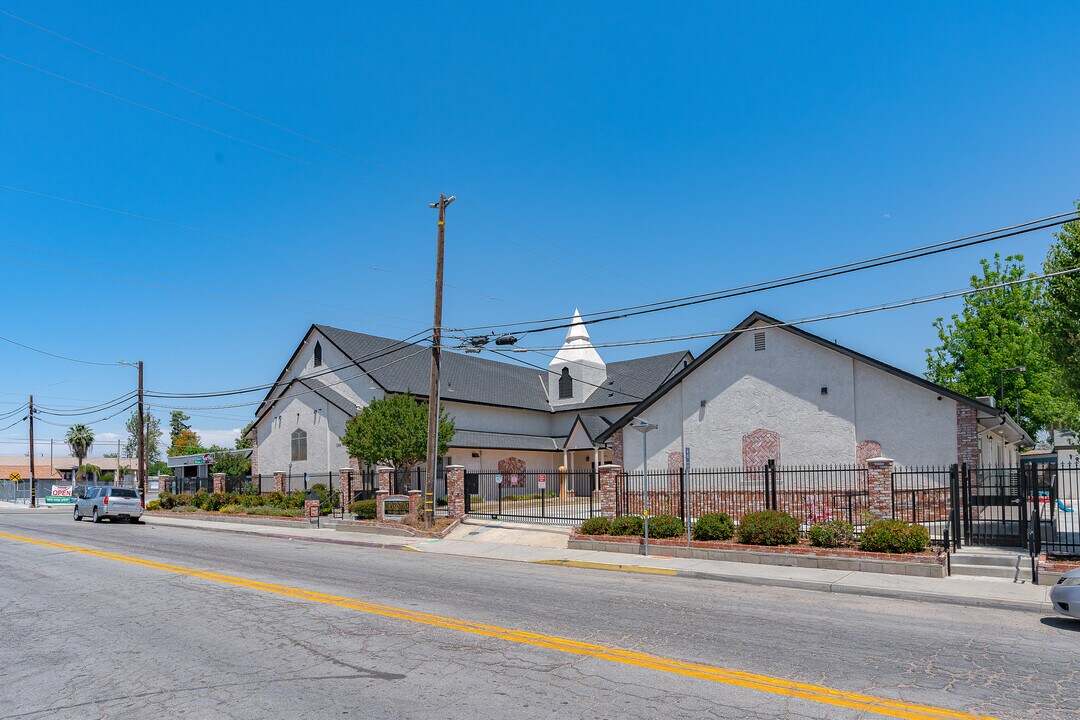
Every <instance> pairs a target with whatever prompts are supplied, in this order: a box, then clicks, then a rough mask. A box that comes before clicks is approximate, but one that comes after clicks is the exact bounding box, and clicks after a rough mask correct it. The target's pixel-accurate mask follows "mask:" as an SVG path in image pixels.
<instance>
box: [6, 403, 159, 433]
mask: <svg viewBox="0 0 1080 720" xmlns="http://www.w3.org/2000/svg"><path fill="white" fill-rule="evenodd" d="M138 404H139V403H137V402H134V403H131V404H130V405H128V406H127V407H125V408H123V409H121V410H117V411H116V412H114V413H113V414H112V415H106V416H105V417H102V418H98V419H97V420H89V421H84V422H80V423H78V424H79V425H97V424H99V423H103V422H105V421H106V420H112V419H113V418H114V417H116V416H117V415H122V414H124V413H126V412H127V411H128V410H131V409H132V408H133V407H135V406H136V405H138ZM35 417H36V413H35ZM38 420H39V421H40V422H43V423H45V424H46V425H53V426H55V427H67V426H66V425H64V424H63V423H54V422H51V421H49V420H45V419H43V418H40V417H39V418H38ZM0 432H2V430H0Z"/></svg>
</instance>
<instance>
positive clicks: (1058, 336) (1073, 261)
mask: <svg viewBox="0 0 1080 720" xmlns="http://www.w3.org/2000/svg"><path fill="white" fill-rule="evenodd" d="M1076 207H1077V209H1078V210H1080V202H1077V204H1076ZM1054 237H1055V239H1056V242H1055V243H1054V244H1053V245H1051V246H1050V251H1049V252H1048V253H1047V254H1046V262H1045V263H1044V264H1043V270H1044V271H1045V272H1047V273H1052V272H1059V271H1061V270H1070V269H1072V268H1076V267H1080V220H1078V221H1074V222H1071V223H1068V224H1066V225H1064V226H1063V227H1062V228H1061V232H1059V233H1056V234H1055V235H1054ZM1040 329H1041V331H1042V335H1043V339H1044V341H1045V343H1046V349H1047V352H1048V353H1049V355H1050V357H1051V358H1053V360H1054V361H1055V362H1056V363H1057V364H1058V366H1059V367H1060V368H1061V373H1062V389H1063V392H1064V393H1066V394H1067V396H1068V398H1069V399H1070V400H1071V401H1072V402H1073V403H1074V404H1075V403H1080V274H1073V275H1059V276H1058V277H1052V278H1048V279H1047V280H1046V292H1045V308H1044V310H1043V313H1042V323H1041V327H1040ZM1071 427H1073V428H1075V427H1076V425H1075V424H1074V425H1072V426H1071Z"/></svg>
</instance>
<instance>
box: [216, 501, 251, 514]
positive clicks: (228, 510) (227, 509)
mask: <svg viewBox="0 0 1080 720" xmlns="http://www.w3.org/2000/svg"><path fill="white" fill-rule="evenodd" d="M246 511H247V508H246V507H244V506H243V505H237V504H235V503H233V504H231V505H223V506H222V507H221V509H219V510H218V512H222V513H225V514H226V515H235V514H236V513H242V512H246Z"/></svg>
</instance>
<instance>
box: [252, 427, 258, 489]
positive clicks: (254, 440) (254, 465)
mask: <svg viewBox="0 0 1080 720" xmlns="http://www.w3.org/2000/svg"><path fill="white" fill-rule="evenodd" d="M257 477H259V433H258V432H256V433H255V437H253V438H252V439H251V479H252V480H254V481H255V482H259V481H258V480H255V478H257Z"/></svg>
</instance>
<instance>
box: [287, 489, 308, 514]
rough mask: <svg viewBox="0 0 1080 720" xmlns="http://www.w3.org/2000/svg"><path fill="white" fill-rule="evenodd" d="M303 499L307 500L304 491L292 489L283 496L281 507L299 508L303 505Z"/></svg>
mask: <svg viewBox="0 0 1080 720" xmlns="http://www.w3.org/2000/svg"><path fill="white" fill-rule="evenodd" d="M305 500H307V492H306V491H304V490H293V491H292V492H291V493H289V494H288V495H286V496H285V504H284V505H283V506H282V507H287V508H290V509H296V510H299V509H302V508H303V507H304V501H305Z"/></svg>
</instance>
